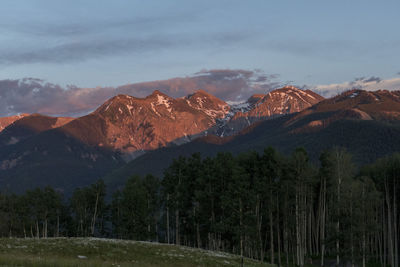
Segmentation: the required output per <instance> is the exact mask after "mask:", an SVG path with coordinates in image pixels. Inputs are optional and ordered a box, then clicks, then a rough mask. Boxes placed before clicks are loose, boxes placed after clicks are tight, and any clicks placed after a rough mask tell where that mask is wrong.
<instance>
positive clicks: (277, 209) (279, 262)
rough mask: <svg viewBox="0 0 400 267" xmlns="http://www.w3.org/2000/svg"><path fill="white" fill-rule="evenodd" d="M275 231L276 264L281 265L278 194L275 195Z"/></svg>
mask: <svg viewBox="0 0 400 267" xmlns="http://www.w3.org/2000/svg"><path fill="white" fill-rule="evenodd" d="M276 214H277V215H276V227H277V229H276V232H277V237H278V240H277V241H278V266H282V262H281V231H280V227H279V198H278V194H277V195H276Z"/></svg>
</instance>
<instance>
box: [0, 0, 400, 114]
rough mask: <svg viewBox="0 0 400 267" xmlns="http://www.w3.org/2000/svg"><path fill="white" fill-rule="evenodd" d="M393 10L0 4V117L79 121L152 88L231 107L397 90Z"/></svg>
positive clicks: (386, 6) (330, 5)
mask: <svg viewBox="0 0 400 267" xmlns="http://www.w3.org/2000/svg"><path fill="white" fill-rule="evenodd" d="M399 10H400V1H390V0H388V1H368V0H363V1H357V0H352V1H340V0H338V1H320V0H318V1H311V0H310V1H308V0H304V1H289V0H287V1H286V0H282V1H266V0H251V1H236V0H226V1H225V0H202V1H190V0H189V1H188V0H182V1H180V0H171V1H165V0H159V1H156V0H147V1H134V0H113V1H109V0H107V1H103V0H96V1H90V0H85V1H78V0H70V1H53V0H49V1H45V0H35V1H31V0H3V1H2V8H1V16H0V116H5V115H10V114H14V113H20V112H43V113H47V114H80V113H85V112H88V111H90V110H92V109H93V108H95V107H96V105H99V104H101V102H102V101H105V100H106V98H107V97H110V96H112V95H114V94H116V93H121V92H123V93H129V94H132V95H137V96H140V97H141V96H145V95H146V94H148V93H151V92H150V91H151V90H153V89H159V90H161V91H162V90H163V88H154V86H155V85H156V87H162V86H166V87H167V89H165V90H166V91H167V92H169V93H171V94H172V96H174V97H177V96H181V95H183V94H185V93H188V91H190V90H195V89H196V87H197V86H203V87H207V88H211V87H212V88H213V89H212V91H213V93H214V94H216V95H217V96H218V97H221V98H223V99H224V100H230V101H240V100H243V99H245V98H246V97H249V96H250V95H251V94H252V93H256V92H264V91H268V90H270V89H272V88H275V87H278V86H281V85H285V84H293V85H297V86H299V87H302V88H303V87H304V88H310V89H313V90H315V91H317V92H320V93H321V94H323V95H325V96H331V95H333V94H335V93H338V92H340V91H343V90H346V89H351V87H354V86H358V87H360V88H364V89H371V90H375V89H390V90H393V89H396V88H397V89H400V64H399V62H400V51H399V50H400V34H398V28H399V26H400V16H399V15H398V11H399ZM232 75H233V76H232ZM232 77H233V78H232ZM27 78H33V79H27ZM173 78H178V79H182V80H183V83H187V82H190V83H192V84H193V83H195V84H196V85H195V86H192V87H190V88H191V89H190V90H188V89H185V86H183V85H181V86H180V87H179V86H178V87H179V88H180V89H179V88H178V89H177V88H175V87H174V86H171V81H173V82H172V83H173V84H175V85H176V81H177V80H176V79H175V80H174V79H173ZM37 79H40V80H37ZM171 79H172V80H171ZM149 81H164V82H163V83H156V84H154V83H151V85H153V87H152V86H149V83H145V82H149ZM227 81H229V82H228V83H227ZM232 81H236V82H237V83H235V85H233V84H232ZM205 82H211V84H212V86H210V85H209V84H205ZM219 84H222V88H221V89H220V88H219V87H218V86H219ZM123 85H134V86H128V87H127V86H125V87H124V86H123ZM228 87H231V88H232V89H231V91H229V88H228ZM127 88H130V89H129V90H128V89H127ZM143 88H144V89H143ZM182 88H183V89H182ZM197 89H204V88H197ZM189 93H190V92H189ZM81 96H85V97H81ZM80 97H81V99H80ZM51 101H53V102H54V103H52V105H49V104H46V103H48V102H51ZM85 101H86V102H85ZM28 102H29V103H28ZM78 102H79V103H78ZM87 102H90V103H87ZM28 104H29V105H28ZM26 106H29V107H26ZM52 106H53V107H52ZM59 106H62V108H57V107H59Z"/></svg>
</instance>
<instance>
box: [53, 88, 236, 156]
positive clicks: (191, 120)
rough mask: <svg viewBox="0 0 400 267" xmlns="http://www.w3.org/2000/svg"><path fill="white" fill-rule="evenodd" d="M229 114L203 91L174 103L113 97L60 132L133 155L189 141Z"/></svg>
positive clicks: (156, 95) (155, 97)
mask: <svg viewBox="0 0 400 267" xmlns="http://www.w3.org/2000/svg"><path fill="white" fill-rule="evenodd" d="M228 112H229V105H228V104H226V103H225V102H224V101H222V100H220V99H218V98H216V97H214V96H212V95H210V94H208V93H206V92H204V91H196V92H195V93H194V94H192V95H189V96H187V97H183V98H177V99H175V98H172V97H169V96H167V95H165V94H163V93H161V92H160V91H154V92H153V93H152V94H151V95H149V96H147V97H146V98H135V97H132V96H128V95H118V96H115V97H113V98H111V99H110V100H108V101H107V102H105V103H104V104H103V105H101V106H100V107H99V108H98V109H97V110H95V111H94V112H93V113H91V114H89V115H87V116H84V117H81V118H78V119H76V120H74V121H73V122H71V123H69V124H66V125H65V126H63V127H61V130H62V131H63V132H65V133H67V134H68V135H71V136H73V137H74V138H76V139H78V140H80V141H82V142H83V143H85V144H89V145H93V146H99V147H106V148H108V149H112V150H118V151H121V152H123V153H132V152H137V151H143V150H152V149H156V148H159V147H163V146H166V145H168V144H170V143H182V142H187V141H190V140H191V139H192V138H194V137H196V136H199V135H201V134H204V133H205V132H206V131H207V130H208V129H209V128H211V127H212V126H213V125H215V123H216V120H217V119H220V118H224V117H225V115H226V114H227V113H228Z"/></svg>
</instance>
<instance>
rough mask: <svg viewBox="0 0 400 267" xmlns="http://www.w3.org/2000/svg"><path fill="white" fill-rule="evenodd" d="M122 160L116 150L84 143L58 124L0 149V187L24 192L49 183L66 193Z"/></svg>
mask: <svg viewBox="0 0 400 267" xmlns="http://www.w3.org/2000/svg"><path fill="white" fill-rule="evenodd" d="M123 164H124V161H123V159H122V158H121V156H120V155H119V154H118V153H116V152H114V151H110V150H107V149H105V148H101V147H94V146H88V145H86V144H83V143H81V142H79V141H78V140H76V139H75V138H71V137H69V136H67V135H65V133H63V132H61V131H60V129H59V128H57V129H52V130H48V131H44V132H41V133H39V134H36V135H34V136H32V137H30V138H27V139H24V140H22V141H20V142H18V143H16V144H14V145H8V146H5V147H2V148H1V149H0V188H1V191H9V192H24V191H25V190H27V189H32V188H35V187H38V186H40V187H44V186H46V185H50V186H52V187H54V188H56V189H57V190H59V191H62V192H64V193H65V194H66V195H69V194H70V193H71V192H72V191H73V190H74V189H75V188H76V187H79V186H85V185H88V184H91V183H93V182H94V181H96V180H97V179H99V178H100V177H101V176H102V175H104V173H106V172H109V171H111V170H113V169H115V168H118V167H121V166H122V165H123Z"/></svg>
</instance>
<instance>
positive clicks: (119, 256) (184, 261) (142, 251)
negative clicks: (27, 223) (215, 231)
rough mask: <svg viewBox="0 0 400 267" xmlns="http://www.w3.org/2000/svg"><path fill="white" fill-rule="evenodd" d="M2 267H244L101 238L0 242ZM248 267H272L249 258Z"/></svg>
mask: <svg viewBox="0 0 400 267" xmlns="http://www.w3.org/2000/svg"><path fill="white" fill-rule="evenodd" d="M0 266H144V267H146V266H174V267H175V266H177V267H179V266H240V258H239V257H238V256H236V255H232V254H227V253H222V252H213V251H207V250H201V249H193V248H188V247H182V246H175V245H166V244H159V243H149V242H135V241H123V240H114V239H97V238H48V239H14V238H12V239H10V238H3V239H0ZM244 266H271V265H269V264H262V263H260V262H257V261H253V260H250V259H245V262H244Z"/></svg>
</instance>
